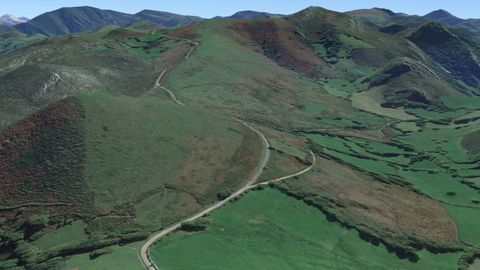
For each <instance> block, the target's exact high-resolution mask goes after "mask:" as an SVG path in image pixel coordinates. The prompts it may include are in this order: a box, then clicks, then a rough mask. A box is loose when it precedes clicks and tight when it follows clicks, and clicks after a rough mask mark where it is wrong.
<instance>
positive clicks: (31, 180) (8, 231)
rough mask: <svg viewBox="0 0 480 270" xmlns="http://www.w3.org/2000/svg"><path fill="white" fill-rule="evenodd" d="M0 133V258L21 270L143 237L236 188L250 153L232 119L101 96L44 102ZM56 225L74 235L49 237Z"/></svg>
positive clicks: (250, 163)
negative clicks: (49, 103)
mask: <svg viewBox="0 0 480 270" xmlns="http://www.w3.org/2000/svg"><path fill="white" fill-rule="evenodd" d="M107 108H108V109H107ZM120 119H121V120H120ZM206 127H208V128H206ZM180 134H183V135H180ZM0 138H1V142H2V143H1V147H0V151H1V152H0V154H1V155H2V157H6V158H2V160H1V161H0V182H1V183H2V186H3V189H2V192H1V193H0V204H1V206H0V211H1V212H2V213H3V214H2V222H1V223H2V225H1V231H0V235H1V243H0V245H1V246H2V250H1V252H0V256H1V258H2V261H3V262H2V264H3V263H7V262H6V261H8V262H9V263H14V264H15V263H17V264H18V265H21V266H24V267H27V268H28V269H30V268H33V267H36V268H35V269H52V268H53V267H54V266H55V265H58V264H59V263H61V261H62V260H61V258H59V256H65V255H73V254H77V253H85V252H90V251H93V250H96V249H100V248H103V247H107V246H112V245H115V244H117V243H128V242H132V241H138V240H141V239H144V238H146V237H147V236H148V232H149V231H152V230H155V229H158V228H162V227H164V226H166V225H168V224H170V223H172V222H174V221H176V220H178V219H181V218H183V217H184V216H186V215H189V214H192V213H194V212H196V211H198V210H199V209H201V208H202V207H203V206H205V205H208V204H210V203H212V202H214V201H216V200H217V198H218V196H219V195H218V194H224V193H228V192H231V191H232V190H236V189H237V188H238V187H239V186H241V185H242V184H243V181H246V179H247V177H248V176H249V174H250V172H251V171H252V170H253V168H254V167H255V166H256V164H257V159H258V157H259V152H260V151H259V149H260V146H259V145H260V141H259V138H258V136H257V135H256V134H255V133H254V132H253V131H252V130H250V129H248V128H246V127H245V126H243V125H242V124H240V123H238V122H234V121H231V120H227V119H224V118H222V117H218V116H215V115H213V114H211V113H208V112H205V111H199V110H195V109H190V108H184V107H182V106H178V105H172V104H170V103H169V102H165V101H164V100H162V98H156V97H152V96H151V97H147V98H132V97H125V96H111V95H108V94H102V93H93V94H88V95H83V96H81V97H80V98H72V99H66V100H63V101H60V102H57V103H54V104H52V105H51V106H49V107H47V108H46V109H44V110H42V111H40V112H38V113H35V114H33V115H31V116H29V117H28V118H26V119H24V120H21V121H20V122H18V123H17V124H15V125H12V126H10V127H8V128H7V129H5V130H4V131H2V133H1V134H0ZM194 161H195V162H194ZM227 168H228V169H227ZM75 228H78V230H76V229H75ZM82 228H84V229H82ZM62 231H65V232H70V233H72V234H74V236H72V237H69V239H68V240H67V239H63V240H62V238H60V239H58V240H55V239H56V238H55V237H57V236H58V234H61V233H62ZM49 238H51V239H50V240H49ZM17 260H18V261H17ZM4 265H5V264H4Z"/></svg>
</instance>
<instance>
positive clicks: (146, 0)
mask: <svg viewBox="0 0 480 270" xmlns="http://www.w3.org/2000/svg"><path fill="white" fill-rule="evenodd" d="M187 3H188V4H187ZM77 6H92V7H96V8H101V9H111V10H115V11H120V12H125V13H130V14H133V13H137V12H139V11H141V10H144V9H152V10H158V11H166V12H172V13H177V14H182V15H194V16H199V17H203V18H212V17H215V16H230V15H232V14H234V13H236V12H238V11H244V10H254V11H260V12H269V13H278V14H285V15H288V14H292V13H295V12H297V11H300V10H302V9H305V8H307V7H309V6H320V7H323V8H327V9H330V10H334V11H339V12H345V11H350V10H356V9H364V8H365V9H369V8H374V7H379V8H387V9H390V10H392V11H394V12H401V13H407V14H411V15H425V14H427V13H429V12H431V11H434V10H438V9H444V10H447V11H449V12H450V13H452V14H453V15H455V16H457V17H460V18H465V19H466V18H480V15H478V16H477V10H478V9H476V8H478V7H480V4H479V3H471V2H470V1H468V0H458V1H455V2H452V1H443V0H439V1H430V0H428V1H413V0H406V1H402V2H401V3H399V1H395V2H392V1H387V0H366V1H361V2H360V1H355V0H343V1H335V0H323V1H321V0H316V1H311V0H300V1H295V2H294V3H292V2H286V1H285V2H284V1H274V0H265V1H261V2H260V1H253V0H244V1H242V2H241V3H240V2H230V3H225V2H222V1H219V0H206V1H202V2H194V1H182V3H181V4H179V3H175V2H173V1H169V2H167V1H150V0H137V1H134V2H127V1H122V2H119V1H113V0H105V1H102V2H101V3H99V2H98V1H92V0H84V1H81V0H65V1H60V0H20V1H19V0H0V16H1V15H3V14H11V15H14V16H17V17H27V18H30V19H31V18H34V17H36V16H38V15H40V14H42V13H45V12H48V11H52V10H56V9H59V8H62V7H77Z"/></svg>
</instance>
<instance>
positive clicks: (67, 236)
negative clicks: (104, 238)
mask: <svg viewBox="0 0 480 270" xmlns="http://www.w3.org/2000/svg"><path fill="white" fill-rule="evenodd" d="M85 228H86V225H85V223H84V222H83V221H81V220H77V221H74V222H72V224H69V225H66V226H63V227H60V228H59V229H56V230H53V231H50V232H48V233H46V234H43V235H42V236H41V237H40V238H39V239H37V240H35V241H34V242H33V244H34V245H35V246H38V247H39V248H42V249H46V250H48V249H53V248H58V247H60V246H63V245H74V244H79V243H81V242H82V241H85V240H86V239H87V237H88V236H87V235H86V234H85Z"/></svg>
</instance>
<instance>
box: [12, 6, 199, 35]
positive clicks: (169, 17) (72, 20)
mask: <svg viewBox="0 0 480 270" xmlns="http://www.w3.org/2000/svg"><path fill="white" fill-rule="evenodd" d="M137 20H149V21H151V22H153V23H155V24H158V25H160V26H162V27H177V26H181V25H185V24H190V23H193V22H198V21H201V20H202V18H200V17H195V16H182V15H177V14H173V13H168V12H160V11H153V10H144V11H141V12H139V13H137V14H126V13H121V12H117V11H113V10H102V9H98V8H93V7H86V6H85V7H73V8H61V9H58V10H55V11H51V12H47V13H44V14H42V15H40V16H37V17H35V18H33V19H32V20H30V21H28V22H25V23H21V24H17V25H15V26H14V28H15V29H16V30H18V31H20V32H22V33H25V34H43V35H47V36H57V35H65V34H71V33H77V32H82V31H86V30H95V29H98V28H101V27H102V26H105V25H109V24H114V25H120V26H125V25H128V24H131V23H133V22H135V21H137Z"/></svg>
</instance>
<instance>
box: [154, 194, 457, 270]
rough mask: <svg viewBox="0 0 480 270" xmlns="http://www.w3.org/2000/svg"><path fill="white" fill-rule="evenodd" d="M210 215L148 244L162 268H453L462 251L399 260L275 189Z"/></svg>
mask: <svg viewBox="0 0 480 270" xmlns="http://www.w3.org/2000/svg"><path fill="white" fill-rule="evenodd" d="M208 219H210V220H211V224H210V225H209V226H208V228H207V230H205V231H201V232H196V233H187V232H176V233H174V234H172V235H170V236H168V237H167V238H165V239H163V240H161V241H159V242H157V244H155V245H154V246H153V247H152V248H151V249H150V255H151V257H152V259H153V260H154V262H155V263H156V264H157V265H158V266H159V267H160V269H193V268H195V269H232V270H234V269H453V268H455V267H456V264H457V259H458V257H459V255H460V254H459V253H447V254H438V255H434V254H432V253H429V252H428V251H425V250H424V251H421V252H419V253H418V255H419V257H420V260H419V261H418V262H416V263H414V262H410V261H408V260H402V259H399V258H398V257H397V256H396V255H394V254H391V253H388V251H387V250H386V249H385V247H383V246H382V245H379V246H375V245H372V244H369V243H367V242H364V241H363V240H361V239H360V238H359V236H358V234H357V232H356V231H355V230H348V229H345V228H342V227H340V226H339V225H338V224H336V223H331V222H329V221H327V219H326V218H325V216H324V215H323V214H322V212H321V211H319V210H318V209H316V208H314V207H311V206H308V205H306V204H304V203H303V202H301V201H298V200H296V199H293V198H290V197H287V196H285V195H284V194H282V193H281V192H279V191H277V190H274V189H265V190H263V191H258V192H250V193H249V194H247V195H246V196H245V197H244V198H242V199H241V200H240V201H238V202H235V203H232V204H229V205H227V206H225V207H224V208H222V209H220V210H218V211H216V212H214V213H213V214H211V215H210V216H209V217H208Z"/></svg>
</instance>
